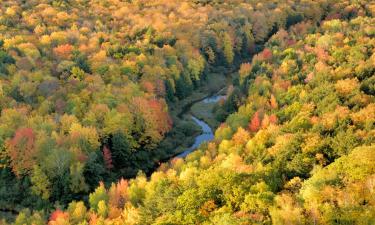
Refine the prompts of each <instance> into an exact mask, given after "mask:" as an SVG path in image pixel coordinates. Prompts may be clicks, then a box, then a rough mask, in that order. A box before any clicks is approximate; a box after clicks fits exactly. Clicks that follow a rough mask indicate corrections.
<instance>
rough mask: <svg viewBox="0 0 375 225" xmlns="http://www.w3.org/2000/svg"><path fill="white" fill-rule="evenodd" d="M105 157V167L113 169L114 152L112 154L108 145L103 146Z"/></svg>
mask: <svg viewBox="0 0 375 225" xmlns="http://www.w3.org/2000/svg"><path fill="white" fill-rule="evenodd" d="M103 158H104V163H105V167H106V168H107V169H109V170H110V169H112V168H113V163H112V154H111V150H109V148H108V147H107V146H106V145H105V146H104V147H103Z"/></svg>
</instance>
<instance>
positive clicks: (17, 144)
mask: <svg viewBox="0 0 375 225" xmlns="http://www.w3.org/2000/svg"><path fill="white" fill-rule="evenodd" d="M7 152H8V155H9V157H10V160H11V163H10V164H11V166H12V169H13V172H14V173H15V174H16V175H17V176H21V175H24V174H27V173H29V172H30V171H31V169H32V168H33V166H34V165H35V164H36V156H37V149H36V147H35V134H34V131H33V129H31V128H19V129H17V130H16V132H15V135H14V137H13V138H12V139H11V140H9V141H8V142H7Z"/></svg>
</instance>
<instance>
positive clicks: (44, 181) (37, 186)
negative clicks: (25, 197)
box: [31, 165, 51, 200]
mask: <svg viewBox="0 0 375 225" xmlns="http://www.w3.org/2000/svg"><path fill="white" fill-rule="evenodd" d="M31 183H32V184H33V186H32V187H31V190H32V192H33V193H34V194H36V195H39V196H40V197H42V199H44V200H48V198H49V197H50V191H51V183H50V181H49V180H48V177H47V175H46V174H45V173H44V172H43V170H42V169H41V168H40V167H39V166H37V165H35V166H34V168H33V172H32V175H31Z"/></svg>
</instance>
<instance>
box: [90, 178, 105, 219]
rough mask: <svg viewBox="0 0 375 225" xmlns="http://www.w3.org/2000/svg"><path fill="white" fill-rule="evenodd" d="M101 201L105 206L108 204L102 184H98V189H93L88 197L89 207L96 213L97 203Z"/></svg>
mask: <svg viewBox="0 0 375 225" xmlns="http://www.w3.org/2000/svg"><path fill="white" fill-rule="evenodd" d="M101 201H103V202H104V203H105V204H107V203H108V194H107V190H106V189H105V187H104V184H103V182H100V184H99V187H97V188H96V189H95V192H93V193H91V194H90V195H89V203H90V207H91V208H92V209H93V210H95V211H96V212H98V210H99V203H100V202H101Z"/></svg>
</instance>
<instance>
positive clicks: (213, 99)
mask: <svg viewBox="0 0 375 225" xmlns="http://www.w3.org/2000/svg"><path fill="white" fill-rule="evenodd" d="M226 97H227V96H225V95H214V96H211V97H208V98H205V99H203V101H202V102H204V103H215V102H218V101H220V100H221V99H225V98H226Z"/></svg>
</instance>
